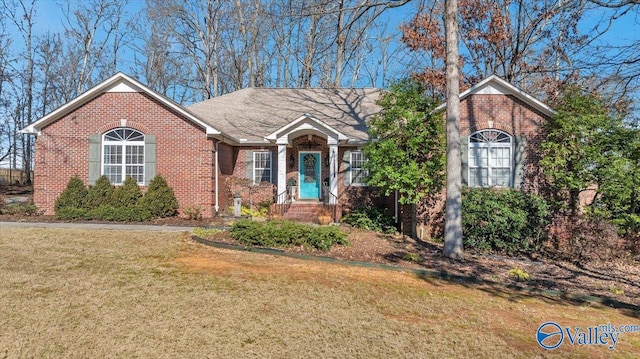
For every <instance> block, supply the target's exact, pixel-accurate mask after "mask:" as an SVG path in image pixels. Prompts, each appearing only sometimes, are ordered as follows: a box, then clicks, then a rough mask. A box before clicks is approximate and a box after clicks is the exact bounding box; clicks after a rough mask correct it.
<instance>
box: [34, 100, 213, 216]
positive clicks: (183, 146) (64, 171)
mask: <svg viewBox="0 0 640 359" xmlns="http://www.w3.org/2000/svg"><path fill="white" fill-rule="evenodd" d="M123 120H126V122H124V121H123ZM123 124H124V126H122V125H123ZM117 127H130V128H134V129H137V130H139V131H141V132H142V133H144V134H149V135H155V136H156V138H157V153H156V156H157V167H156V173H157V174H159V175H162V176H163V177H164V178H165V179H166V180H167V182H168V184H169V185H170V186H171V187H172V188H173V190H174V191H175V194H176V197H177V199H178V202H179V204H180V208H181V209H185V208H189V207H192V208H195V207H198V208H200V209H201V210H202V211H203V214H204V215H206V216H211V215H212V212H211V209H212V206H213V201H212V198H213V195H214V188H213V180H212V179H213V174H214V173H213V163H214V162H213V161H214V140H212V139H207V137H206V134H205V131H204V130H203V129H202V128H199V127H198V126H196V125H195V124H194V123H193V122H191V121H189V120H187V119H185V118H183V117H181V116H179V115H178V114H176V113H175V112H174V111H172V110H171V109H169V108H168V107H166V106H164V105H163V104H161V103H159V102H158V101H156V100H154V99H153V98H152V97H150V96H148V95H146V94H144V93H137V92H122V93H115V92H107V93H103V94H101V95H99V96H97V97H96V98H95V99H93V100H91V101H90V102H88V103H87V104H85V105H83V106H81V107H79V108H78V109H76V110H75V111H73V112H71V113H69V114H68V115H66V116H64V117H63V118H61V119H59V120H57V121H55V122H53V123H52V124H50V125H49V126H46V127H44V128H42V130H41V133H40V134H39V135H38V137H37V140H36V143H35V169H34V203H35V205H36V206H38V208H40V209H43V210H45V213H46V214H53V205H54V203H55V200H56V198H57V197H58V196H59V195H60V193H61V192H62V191H63V190H64V188H65V187H66V185H67V183H68V182H69V179H70V178H71V177H73V176H79V177H80V179H82V180H83V181H85V184H88V183H87V181H88V171H89V164H88V158H89V136H90V135H92V134H97V133H100V134H103V133H105V132H107V131H109V130H111V129H113V128H117Z"/></svg>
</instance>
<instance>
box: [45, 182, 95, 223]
mask: <svg viewBox="0 0 640 359" xmlns="http://www.w3.org/2000/svg"><path fill="white" fill-rule="evenodd" d="M87 193H88V191H87V187H85V185H84V183H83V182H82V180H81V179H80V178H79V177H78V176H74V177H72V178H71V179H70V180H69V183H67V188H66V189H65V190H64V191H62V193H60V197H58V199H56V203H55V204H54V207H53V208H54V211H55V214H56V217H59V213H60V215H61V213H62V212H61V210H63V209H72V210H84V209H86V203H85V201H86V198H87ZM59 218H65V217H59Z"/></svg>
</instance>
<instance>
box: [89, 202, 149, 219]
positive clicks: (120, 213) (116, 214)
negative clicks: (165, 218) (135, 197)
mask: <svg viewBox="0 0 640 359" xmlns="http://www.w3.org/2000/svg"><path fill="white" fill-rule="evenodd" d="M151 218H153V216H152V215H151V213H150V212H149V210H148V209H147V208H146V207H144V206H140V205H137V206H128V207H113V206H109V205H104V206H100V207H97V208H93V209H91V210H89V211H86V219H96V220H101V221H115V222H143V221H148V220H150V219H151Z"/></svg>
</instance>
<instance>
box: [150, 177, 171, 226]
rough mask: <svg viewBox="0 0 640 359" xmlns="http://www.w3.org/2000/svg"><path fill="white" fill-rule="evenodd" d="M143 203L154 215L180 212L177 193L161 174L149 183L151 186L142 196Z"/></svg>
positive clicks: (167, 215)
mask: <svg viewBox="0 0 640 359" xmlns="http://www.w3.org/2000/svg"><path fill="white" fill-rule="evenodd" d="M142 205H143V206H144V207H145V208H146V209H147V210H148V211H149V213H150V214H151V215H152V216H153V217H159V218H164V217H173V216H175V215H176V214H177V213H178V200H177V199H176V195H175V194H174V193H173V189H172V188H171V187H169V184H168V183H167V181H166V180H165V179H164V178H162V177H161V176H156V177H154V178H153V179H152V180H151V183H149V188H148V189H147V192H146V193H145V194H144V197H142Z"/></svg>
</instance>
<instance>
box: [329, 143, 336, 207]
mask: <svg viewBox="0 0 640 359" xmlns="http://www.w3.org/2000/svg"><path fill="white" fill-rule="evenodd" d="M329 191H330V192H331V193H333V195H334V196H337V195H338V144H337V143H335V142H334V141H331V140H330V141H329ZM334 196H330V197H329V203H330V204H338V202H337V200H338V199H337V198H336V197H334Z"/></svg>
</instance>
